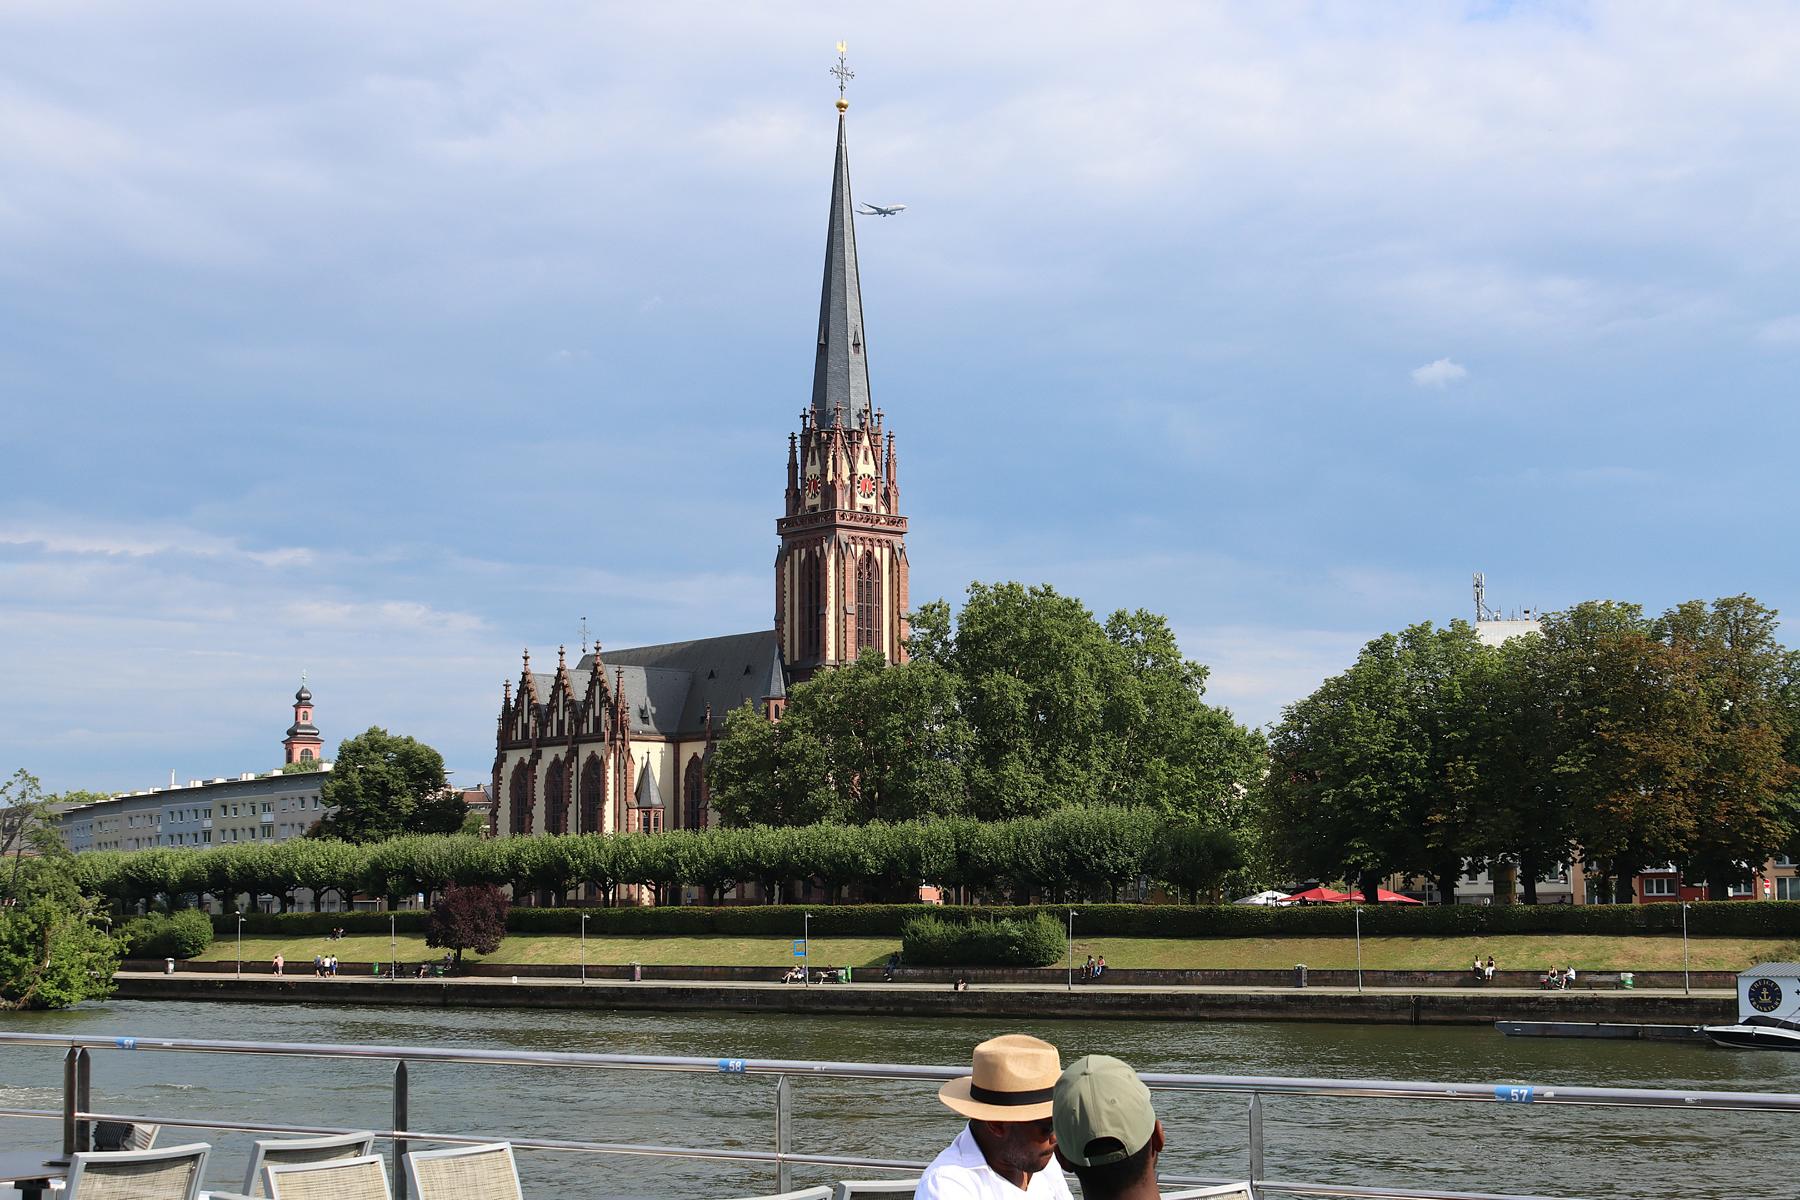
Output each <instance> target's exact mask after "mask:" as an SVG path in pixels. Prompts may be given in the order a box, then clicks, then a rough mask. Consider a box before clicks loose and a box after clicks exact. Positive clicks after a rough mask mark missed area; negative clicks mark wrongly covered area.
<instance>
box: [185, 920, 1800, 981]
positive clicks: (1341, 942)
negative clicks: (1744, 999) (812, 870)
mask: <svg viewBox="0 0 1800 1200" xmlns="http://www.w3.org/2000/svg"><path fill="white" fill-rule="evenodd" d="M1077 932H1079V928H1078V930H1077ZM1362 945H1363V966H1364V967H1367V968H1369V969H1371V970H1381V969H1395V970H1406V969H1413V970H1418V969H1437V970H1450V971H1460V970H1464V969H1466V968H1467V967H1468V965H1469V963H1470V961H1471V960H1472V959H1474V957H1475V956H1476V955H1477V954H1479V955H1481V957H1482V958H1483V959H1484V960H1485V959H1486V958H1487V956H1488V955H1490V954H1491V955H1493V956H1494V962H1495V964H1496V965H1497V966H1499V967H1500V968H1501V969H1503V970H1542V969H1544V968H1546V967H1551V966H1561V967H1568V966H1573V967H1575V968H1576V969H1577V970H1586V971H1613V970H1627V971H1651V970H1677V971H1678V970H1680V969H1681V938H1680V936H1679V935H1655V936H1652V935H1644V936H1638V937H1594V936H1583V935H1553V934H1543V935H1534V934H1515V935H1508V936H1504V937H1487V938H1422V937H1366V938H1364V939H1363V944H1362ZM899 948H900V939H899V938H897V937H894V938H884V937H868V938H851V937H843V938H838V937H831V938H825V937H815V938H814V939H813V944H812V953H811V955H810V956H809V958H808V961H810V962H811V963H812V964H813V965H815V966H827V965H829V966H846V965H847V966H853V967H862V966H878V965H879V964H880V963H881V962H883V961H884V960H885V959H886V958H887V956H888V955H889V954H891V953H892V952H894V951H895V950H898V949H899ZM1688 950H1689V953H1690V955H1691V960H1690V961H1691V964H1692V966H1693V968H1694V969H1695V970H1697V971H1698V970H1726V971H1741V970H1743V969H1744V968H1746V967H1749V966H1752V965H1754V964H1756V963H1759V962H1792V961H1795V960H1800V942H1796V941H1794V940H1793V939H1791V938H1735V937H1695V938H1692V939H1690V940H1689V942H1688ZM276 951H280V952H281V953H282V954H283V955H284V956H285V957H286V959H287V961H288V964H289V967H290V968H291V969H294V970H308V969H310V968H311V965H312V959H313V955H315V954H336V955H337V956H338V959H339V961H340V963H341V964H342V966H341V969H342V970H343V971H345V972H346V973H356V971H357V969H358V968H359V967H360V968H361V969H362V970H364V971H366V970H367V969H368V965H369V964H370V963H373V962H386V961H387V959H388V957H389V953H390V951H389V944H388V939H387V937H386V935H384V934H377V935H365V936H350V937H345V938H343V939H341V940H339V941H335V942H332V941H327V940H326V939H325V938H324V937H323V936H322V935H313V936H307V937H297V938H276V937H246V938H245V939H244V959H245V961H246V962H255V961H264V962H266V961H268V960H269V959H270V958H272V957H274V955H275V953H276ZM398 951H399V957H400V961H402V962H418V961H419V960H421V959H437V958H440V957H442V955H443V951H441V950H432V949H429V948H427V947H426V945H425V939H424V937H423V936H422V935H419V934H401V935H400V938H399V941H398ZM1089 954H1104V955H1105V956H1106V962H1107V965H1108V966H1111V967H1164V968H1181V967H1243V968H1255V967H1265V968H1267V967H1273V968H1287V967H1291V966H1293V965H1294V964H1295V963H1300V962H1303V963H1305V964H1307V965H1308V966H1309V967H1317V968H1326V967H1354V966H1355V965H1356V944H1355V943H1354V942H1353V941H1352V940H1351V939H1350V938H1325V937H1296V938H1127V937H1118V938H1114V937H1099V938H1083V937H1077V938H1076V939H1075V958H1076V961H1077V962H1079V961H1081V960H1082V959H1085V958H1086V957H1087V956H1088V955H1089ZM235 957H236V942H235V940H234V939H233V938H231V937H223V938H220V939H219V940H217V941H215V942H214V943H213V944H212V946H211V947H210V948H209V949H208V950H207V951H206V953H204V954H202V955H200V958H201V959H202V960H207V961H213V962H231V961H233V960H234V959H235ZM464 957H465V958H466V959H468V960H471V961H479V959H480V956H477V955H465V956H464ZM486 957H487V958H488V959H490V960H492V961H494V962H501V963H577V962H580V961H581V943H580V940H579V939H578V938H575V937H570V936H567V935H562V934H520V935H516V936H513V937H509V938H507V939H506V941H505V942H503V943H502V944H501V946H500V949H499V950H498V951H497V952H495V953H493V954H490V955H488V956H486ZM587 961H588V962H590V963H593V964H595V965H600V964H603V963H629V962H641V963H645V964H649V965H660V966H746V967H748V966H761V967H775V966H786V965H788V964H789V963H792V962H793V961H794V960H793V955H792V947H791V943H790V942H789V940H788V939H786V938H769V937H758V938H738V937H705V936H702V937H612V936H608V937H600V936H592V937H589V938H588V940H587Z"/></svg>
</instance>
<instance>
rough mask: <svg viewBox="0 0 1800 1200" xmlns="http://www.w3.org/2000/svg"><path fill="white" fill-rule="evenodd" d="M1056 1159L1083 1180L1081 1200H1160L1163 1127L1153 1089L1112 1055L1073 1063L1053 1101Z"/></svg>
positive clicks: (1093, 1055) (1057, 1086) (1057, 1088)
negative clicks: (1152, 1099)
mask: <svg viewBox="0 0 1800 1200" xmlns="http://www.w3.org/2000/svg"><path fill="white" fill-rule="evenodd" d="M1051 1124H1052V1126H1053V1128H1054V1129H1055V1132H1056V1158H1057V1161H1058V1162H1060V1163H1061V1164H1062V1165H1063V1167H1064V1169H1066V1170H1069V1171H1073V1172H1074V1173H1075V1178H1077V1179H1079V1180H1080V1181H1081V1195H1082V1200H1156V1198H1157V1195H1158V1192H1157V1187H1156V1160H1157V1158H1158V1157H1160V1156H1161V1154H1162V1152H1163V1126H1162V1122H1161V1121H1159V1120H1158V1119H1157V1117H1156V1109H1155V1107H1154V1106H1153V1105H1152V1104H1151V1102H1150V1089H1149V1088H1147V1087H1145V1086H1144V1081H1143V1080H1141V1079H1139V1078H1138V1076H1137V1072H1136V1071H1134V1070H1132V1069H1131V1068H1130V1067H1129V1066H1128V1065H1126V1064H1125V1063H1123V1062H1121V1061H1119V1060H1118V1059H1116V1058H1113V1057H1112V1056H1111V1055H1108V1054H1090V1055H1088V1056H1087V1057H1086V1058H1080V1059H1077V1060H1076V1061H1074V1062H1073V1063H1070V1064H1069V1068H1068V1070H1066V1071H1064V1072H1063V1073H1062V1076H1061V1077H1060V1078H1059V1079H1057V1081H1056V1090H1055V1094H1054V1097H1053V1099H1052V1104H1051Z"/></svg>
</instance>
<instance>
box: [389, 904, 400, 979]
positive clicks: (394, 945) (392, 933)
mask: <svg viewBox="0 0 1800 1200" xmlns="http://www.w3.org/2000/svg"><path fill="white" fill-rule="evenodd" d="M388 977H389V978H390V979H398V978H400V935H399V932H398V931H397V930H396V928H395V926H394V913H393V910H391V909H390V910H389V911H388Z"/></svg>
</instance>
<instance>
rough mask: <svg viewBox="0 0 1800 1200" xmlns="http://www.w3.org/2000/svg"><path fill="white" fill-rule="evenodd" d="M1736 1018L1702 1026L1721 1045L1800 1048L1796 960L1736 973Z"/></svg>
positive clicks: (1799, 988)
mask: <svg viewBox="0 0 1800 1200" xmlns="http://www.w3.org/2000/svg"><path fill="white" fill-rule="evenodd" d="M1737 985H1738V989H1737V990H1738V1019H1737V1023H1736V1024H1733V1025H1704V1026H1702V1027H1701V1029H1702V1031H1703V1032H1704V1033H1705V1034H1706V1036H1707V1037H1709V1038H1711V1039H1712V1040H1713V1041H1714V1042H1716V1043H1718V1044H1719V1045H1721V1046H1732V1047H1737V1048H1739V1049H1749V1050H1800V963H1759V964H1758V965H1756V966H1754V967H1751V968H1750V969H1749V970H1748V971H1742V972H1739V974H1738V980H1737Z"/></svg>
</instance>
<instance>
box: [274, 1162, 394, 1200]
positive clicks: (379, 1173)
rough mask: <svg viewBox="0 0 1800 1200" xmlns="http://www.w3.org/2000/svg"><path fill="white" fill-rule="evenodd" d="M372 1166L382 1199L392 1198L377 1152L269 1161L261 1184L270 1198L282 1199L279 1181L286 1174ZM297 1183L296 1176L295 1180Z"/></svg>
mask: <svg viewBox="0 0 1800 1200" xmlns="http://www.w3.org/2000/svg"><path fill="white" fill-rule="evenodd" d="M366 1166H373V1167H374V1168H375V1176H374V1177H375V1179H376V1180H377V1181H378V1182H379V1183H380V1184H381V1187H380V1188H379V1189H378V1190H379V1193H380V1195H381V1197H382V1200H393V1192H392V1191H391V1190H389V1188H388V1181H387V1163H386V1161H385V1160H383V1159H382V1157H381V1155H379V1154H361V1155H358V1156H357V1157H355V1158H328V1159H326V1160H325V1161H324V1162H312V1163H289V1164H288V1165H286V1166H282V1165H279V1164H274V1163H271V1164H270V1165H269V1166H266V1167H264V1168H263V1185H264V1187H266V1188H267V1189H268V1193H269V1196H270V1197H271V1198H272V1200H282V1195H281V1181H282V1180H283V1179H285V1178H287V1177H288V1176H296V1177H298V1176H304V1175H319V1174H324V1173H325V1172H328V1171H345V1170H349V1169H351V1168H354V1167H366ZM295 1182H296V1183H299V1180H298V1178H296V1180H295Z"/></svg>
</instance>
